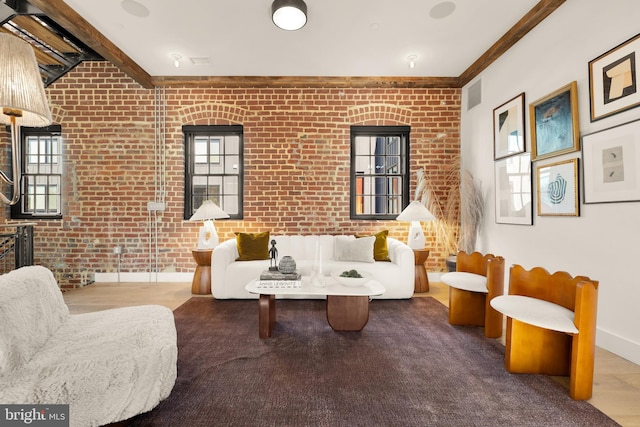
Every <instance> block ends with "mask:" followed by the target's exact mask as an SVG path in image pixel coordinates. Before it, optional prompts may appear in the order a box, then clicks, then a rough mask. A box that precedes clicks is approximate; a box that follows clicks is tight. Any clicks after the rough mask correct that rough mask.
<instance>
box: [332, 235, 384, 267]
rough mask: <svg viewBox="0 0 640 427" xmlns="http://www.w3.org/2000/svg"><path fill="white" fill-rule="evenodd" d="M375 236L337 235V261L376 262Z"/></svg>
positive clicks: (335, 253) (335, 255)
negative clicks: (374, 253)
mask: <svg viewBox="0 0 640 427" xmlns="http://www.w3.org/2000/svg"><path fill="white" fill-rule="evenodd" d="M375 242H376V237H375V236H369V237H361V238H359V239H356V238H355V236H337V237H336V240H335V252H334V258H333V259H334V260H335V261H356V262H375V260H374V259H373V245H374V243H375Z"/></svg>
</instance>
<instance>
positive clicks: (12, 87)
mask: <svg viewBox="0 0 640 427" xmlns="http://www.w3.org/2000/svg"><path fill="white" fill-rule="evenodd" d="M0 123H3V124H9V125H10V126H11V152H12V154H11V157H12V168H13V179H10V178H9V177H8V176H7V175H6V174H5V173H4V172H2V171H0V179H2V181H4V182H6V183H7V184H10V185H12V186H13V196H12V197H11V199H9V198H7V197H6V196H5V195H4V194H3V193H2V192H0V201H2V203H5V204H7V205H15V204H16V203H17V202H18V200H19V199H20V179H21V178H22V171H21V166H22V159H21V154H20V151H21V150H20V149H21V146H20V126H31V127H42V126H48V125H50V124H51V111H50V110H49V103H48V102H47V97H46V95H45V92H44V84H43V83H42V77H41V76H40V69H39V68H38V63H37V62H36V56H35V53H34V52H33V47H31V45H30V44H29V43H27V42H26V41H24V40H22V39H20V38H18V37H16V36H14V35H13V34H4V33H0Z"/></svg>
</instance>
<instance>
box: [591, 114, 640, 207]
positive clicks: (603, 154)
mask: <svg viewBox="0 0 640 427" xmlns="http://www.w3.org/2000/svg"><path fill="white" fill-rule="evenodd" d="M582 142H583V144H585V145H584V146H583V147H582V164H583V168H582V169H583V172H582V174H583V182H584V203H611V202H636V201H640V120H635V121H632V122H629V123H625V124H622V125H619V126H615V127H612V128H608V129H604V130H601V131H598V132H593V133H590V134H588V135H583V137H582Z"/></svg>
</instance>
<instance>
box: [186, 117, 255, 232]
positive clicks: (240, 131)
mask: <svg viewBox="0 0 640 427" xmlns="http://www.w3.org/2000/svg"><path fill="white" fill-rule="evenodd" d="M182 133H183V140H184V155H185V157H184V219H185V220H188V219H189V218H191V216H192V215H193V212H195V210H196V209H198V208H199V206H192V204H193V195H192V191H191V190H192V183H193V176H194V172H193V168H194V162H195V156H196V153H194V152H193V141H194V138H195V137H196V136H209V137H210V136H223V137H224V136H238V137H239V147H238V150H239V153H238V157H239V160H238V169H239V170H238V173H237V175H236V174H233V176H237V177H238V194H237V197H238V213H233V214H232V213H230V212H227V213H228V214H229V218H230V219H243V218H244V208H243V206H244V128H243V126H242V125H184V126H182ZM220 156H221V160H223V159H224V157H225V154H224V153H221V154H220ZM223 169H224V167H223ZM208 176H232V174H225V173H223V174H209V175H208ZM219 205H220V208H221V209H222V210H225V207H224V204H219ZM225 212H226V211H225Z"/></svg>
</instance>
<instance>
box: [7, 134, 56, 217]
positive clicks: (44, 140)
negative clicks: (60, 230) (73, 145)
mask: <svg viewBox="0 0 640 427" xmlns="http://www.w3.org/2000/svg"><path fill="white" fill-rule="evenodd" d="M61 131H62V127H61V126H60V125H52V126H48V127H42V128H29V127H23V128H20V134H21V143H22V153H23V156H22V159H21V162H22V184H21V191H22V195H21V197H20V200H19V201H18V203H16V204H15V205H14V206H12V207H11V218H15V219H27V218H28V219H59V218H62V210H61V205H62V136H61Z"/></svg>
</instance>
